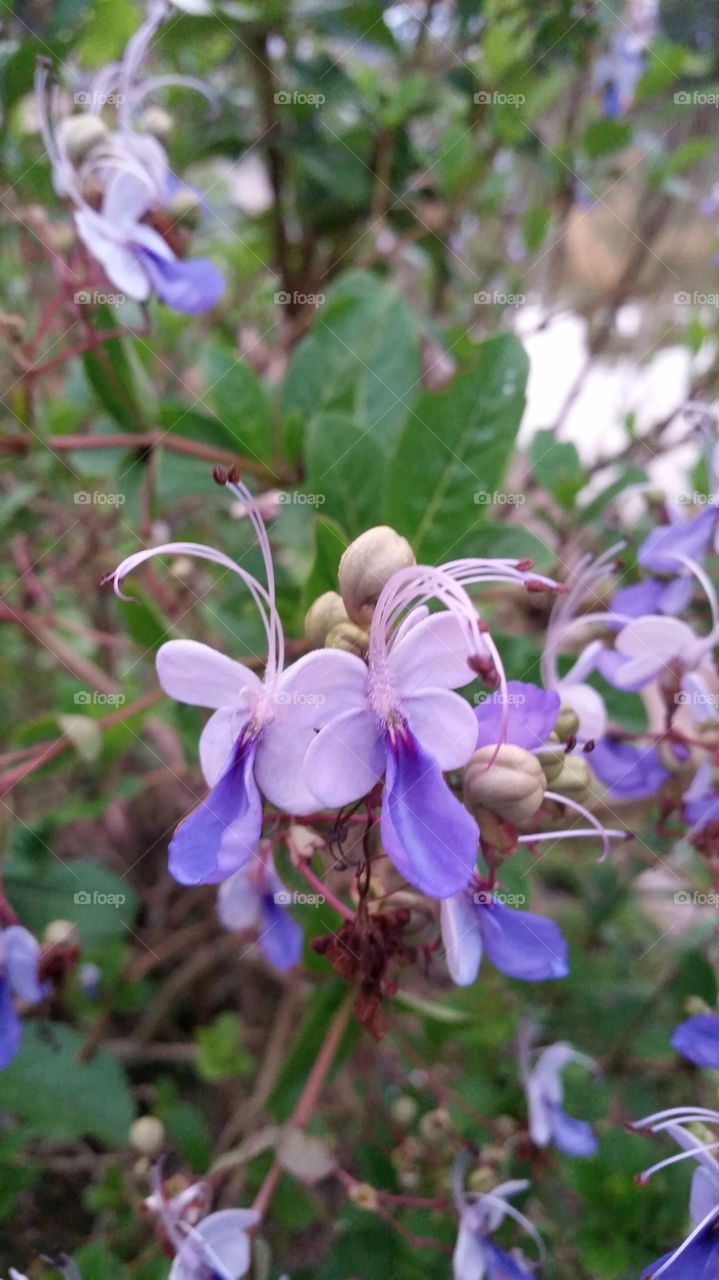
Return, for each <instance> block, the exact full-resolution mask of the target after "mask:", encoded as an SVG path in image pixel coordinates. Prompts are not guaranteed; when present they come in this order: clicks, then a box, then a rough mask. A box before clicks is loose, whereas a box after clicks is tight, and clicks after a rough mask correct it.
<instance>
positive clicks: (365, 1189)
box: [347, 1182, 379, 1213]
mask: <svg viewBox="0 0 719 1280" xmlns="http://www.w3.org/2000/svg"><path fill="white" fill-rule="evenodd" d="M347 1194H348V1196H349V1198H350V1200H351V1201H352V1203H353V1204H355V1205H356V1206H357V1208H358V1209H365V1210H366V1211H367V1212H368V1213H374V1211H375V1209H376V1208H377V1206H378V1204H379V1197H378V1195H377V1192H376V1191H375V1189H374V1187H372V1186H370V1184H369V1182H353V1183H352V1185H351V1187H350V1188H349V1191H348V1192H347Z"/></svg>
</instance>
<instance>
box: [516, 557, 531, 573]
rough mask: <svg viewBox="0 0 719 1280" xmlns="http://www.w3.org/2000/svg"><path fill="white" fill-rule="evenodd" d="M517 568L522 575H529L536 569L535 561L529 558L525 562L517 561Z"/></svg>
mask: <svg viewBox="0 0 719 1280" xmlns="http://www.w3.org/2000/svg"><path fill="white" fill-rule="evenodd" d="M516 568H517V569H519V572H520V573H528V572H529V570H530V569H533V568H534V561H533V560H531V559H530V557H529V556H527V557H526V558H525V559H524V560H518V561H517V564H516Z"/></svg>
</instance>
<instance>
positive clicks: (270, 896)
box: [217, 840, 302, 970]
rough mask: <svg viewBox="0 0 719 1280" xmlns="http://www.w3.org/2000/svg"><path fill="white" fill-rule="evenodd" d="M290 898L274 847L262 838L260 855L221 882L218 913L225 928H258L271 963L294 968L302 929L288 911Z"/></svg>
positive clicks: (299, 952)
mask: <svg viewBox="0 0 719 1280" xmlns="http://www.w3.org/2000/svg"><path fill="white" fill-rule="evenodd" d="M291 898H292V895H291V894H289V893H288V892H287V890H286V889H285V887H284V885H283V884H282V881H281V880H280V878H279V876H278V875H277V872H276V871H275V867H274V863H273V860H272V846H271V844H270V843H269V841H266V840H262V841H260V847H259V851H258V857H257V858H253V859H252V860H251V861H250V862H249V863H247V864H246V865H245V866H244V867H241V868H240V870H239V871H236V872H235V873H234V875H232V876H230V878H229V880H225V882H224V884H222V885H220V889H219V892H218V895H217V913H218V915H219V917H220V921H221V922H222V924H223V925H224V926H225V928H226V929H234V930H236V931H237V932H241V931H244V930H253V931H255V932H256V933H257V942H258V946H259V948H260V951H261V952H262V954H263V956H264V957H265V960H266V961H267V962H268V964H271V965H273V966H274V968H275V969H280V970H285V969H291V968H292V967H293V965H296V964H299V961H300V956H301V955H302V930H301V929H300V927H299V925H298V924H297V922H296V920H293V919H292V917H291V916H290V915H289V913H288V912H287V911H286V910H285V904H286V903H287V902H289V901H291Z"/></svg>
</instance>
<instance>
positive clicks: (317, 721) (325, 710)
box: [111, 483, 366, 885]
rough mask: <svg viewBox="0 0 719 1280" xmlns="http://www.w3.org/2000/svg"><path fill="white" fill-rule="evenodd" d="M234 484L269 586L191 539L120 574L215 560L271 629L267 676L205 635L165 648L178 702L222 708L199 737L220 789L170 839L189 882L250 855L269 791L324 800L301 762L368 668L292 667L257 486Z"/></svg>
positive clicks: (301, 806) (305, 800) (301, 800)
mask: <svg viewBox="0 0 719 1280" xmlns="http://www.w3.org/2000/svg"><path fill="white" fill-rule="evenodd" d="M229 488H230V490H231V491H232V492H233V494H234V495H235V497H237V498H239V499H240V500H241V501H243V502H244V503H246V505H247V511H248V516H249V519H250V523H251V525H252V528H253V530H254V533H255V536H256V538H257V543H258V546H259V548H260V551H261V553H262V557H263V561H264V566H265V572H266V577H267V586H266V587H265V586H263V585H262V584H261V583H260V582H258V581H257V579H255V578H254V577H253V576H252V575H251V574H250V573H248V572H247V571H246V570H245V569H243V568H242V567H241V565H238V564H237V563H236V562H235V561H234V560H232V559H231V558H230V557H229V556H227V555H225V554H224V552H222V551H217V550H215V549H214V548H212V547H206V546H203V545H202V544H200V543H192V542H173V543H164V544H163V545H161V546H159V547H154V548H150V549H148V550H145V551H138V552H136V553H135V554H134V555H131V556H128V557H127V559H125V560H123V562H122V564H120V565H119V566H118V567H117V569H116V570H115V572H114V573H113V574H112V575H111V577H112V580H113V581H114V584H115V590H116V591H117V592H118V593H120V584H121V583H122V580H123V578H124V577H125V576H126V575H127V574H128V573H130V572H131V571H132V570H133V569H135V568H137V567H138V566H139V565H141V564H143V563H144V562H145V561H146V560H149V559H150V558H152V557H153V556H157V555H182V556H196V557H197V558H199V559H201V560H208V561H210V562H212V563H214V564H219V565H221V566H222V567H223V568H225V569H228V570H229V571H230V572H231V573H235V574H236V575H237V576H238V577H239V578H240V580H241V581H242V583H243V584H244V585H245V587H247V589H248V590H249V591H250V594H251V596H252V598H253V600H254V602H255V604H256V605H257V608H258V610H259V614H260V618H261V620H262V624H263V627H264V631H265V636H266V640H267V664H266V667H265V671H264V675H263V677H262V678H260V677H259V676H258V675H256V674H255V672H254V671H251V670H250V669H249V668H248V667H245V666H243V665H242V663H240V662H236V661H235V660H234V659H233V658H229V657H226V656H225V655H224V654H222V653H219V652H218V651H217V650H215V649H212V648H211V647H210V646H209V645H206V644H201V643H199V642H198V641H196V640H170V641H168V642H167V644H164V645H163V646H162V647H161V649H160V650H159V652H158V654H157V673H158V677H159V681H160V684H161V685H162V688H163V689H164V690H165V692H166V693H167V694H168V695H169V696H170V697H171V698H175V699H176V700H177V701H178V702H185V703H188V704H190V705H191V706H200V707H208V708H210V709H212V710H213V712H214V714H213V715H212V716H211V717H210V719H209V720H208V722H207V724H206V725H205V728H204V730H203V732H202V736H201V738H200V762H201V765H202V770H203V773H204V775H205V779H206V781H207V782H208V784H209V786H210V788H211V790H210V792H209V794H208V795H207V796H206V798H205V799H204V800H202V801H201V802H200V804H199V805H198V806H197V808H195V809H194V810H193V811H192V812H191V813H190V814H189V815H188V817H187V818H185V819H184V821H183V822H182V823H181V824H180V826H179V827H178V829H177V831H176V832H175V835H174V836H173V838H172V841H171V842H170V850H169V853H170V861H169V866H170V873H171V875H173V876H174V877H175V879H176V880H178V881H179V882H180V883H181V884H192V885H196V884H211V883H216V882H218V881H221V880H226V879H227V877H228V876H230V875H232V874H233V873H234V872H235V871H239V870H240V868H241V867H243V866H244V865H245V863H247V862H248V861H249V859H250V858H251V857H252V856H253V854H254V853H255V850H256V848H257V845H258V842H259V839H260V834H261V830H262V797H263V795H264V796H265V797H266V798H267V799H268V800H269V801H270V802H271V803H272V804H274V805H276V806H277V808H278V809H281V810H283V811H284V812H285V813H289V814H294V815H296V816H300V817H301V816H303V815H307V814H309V813H312V812H313V811H314V810H316V808H317V797H316V795H315V794H314V792H313V791H311V790H310V788H309V786H308V785H307V783H306V781H305V779H304V776H303V772H302V764H303V760H304V756H305V752H306V751H307V748H308V747H309V745H310V742H311V741H312V740H313V738H314V737H315V735H316V733H317V731H318V730H319V729H321V727H322V725H323V724H325V723H326V722H327V721H328V720H329V719H330V718H331V717H332V716H334V715H337V714H338V713H341V712H343V711H344V710H345V709H346V708H349V707H351V706H353V705H354V702H355V700H356V695H357V692H358V691H359V689H360V687H361V685H362V682H363V678H364V673H365V670H366V669H365V667H364V664H363V663H361V662H359V659H357V658H355V657H353V655H351V654H349V653H342V652H340V651H339V650H321V651H318V652H315V653H309V654H306V655H305V656H304V657H302V658H300V659H299V660H298V661H297V662H295V663H294V665H293V666H291V667H290V668H289V669H288V670H285V668H284V635H283V631H282V624H281V621H280V617H279V613H278V612H277V605H276V601H275V579H274V568H273V564H272V553H271V550H270V545H269V540H268V537H267V530H266V529H265V526H264V523H263V521H262V519H261V517H260V515H259V513H258V512H257V510H256V508H255V505H254V502H253V499H252V495H251V494H250V492H249V490H248V489H246V488H245V486H244V485H243V484H240V483H238V484H234V483H231V484H230V485H229Z"/></svg>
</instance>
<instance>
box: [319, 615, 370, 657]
mask: <svg viewBox="0 0 719 1280" xmlns="http://www.w3.org/2000/svg"><path fill="white" fill-rule="evenodd" d="M368 646H369V636H368V634H367V632H366V631H363V630H362V628H361V627H356V626H355V624H354V622H337V623H336V624H335V626H334V627H332V629H331V631H329V632H328V633H327V638H326V640H325V648H326V649H344V651H345V653H355V654H356V655H357V657H358V658H364V656H365V654H366V653H367V648H368Z"/></svg>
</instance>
